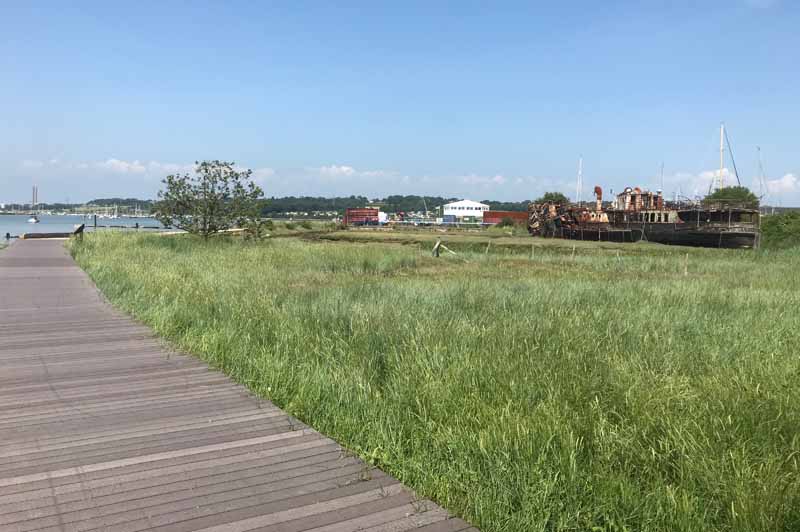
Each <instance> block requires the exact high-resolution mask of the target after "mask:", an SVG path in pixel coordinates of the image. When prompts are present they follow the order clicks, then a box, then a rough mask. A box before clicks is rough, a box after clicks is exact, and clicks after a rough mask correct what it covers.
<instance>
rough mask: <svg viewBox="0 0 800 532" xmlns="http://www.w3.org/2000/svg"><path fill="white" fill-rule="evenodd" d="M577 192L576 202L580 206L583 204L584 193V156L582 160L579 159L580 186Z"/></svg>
mask: <svg viewBox="0 0 800 532" xmlns="http://www.w3.org/2000/svg"><path fill="white" fill-rule="evenodd" d="M576 188H577V190H576V191H575V201H576V202H577V203H578V205H580V203H581V192H583V156H582V155H581V157H580V159H578V186H577V187H576Z"/></svg>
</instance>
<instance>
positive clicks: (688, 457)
mask: <svg viewBox="0 0 800 532" xmlns="http://www.w3.org/2000/svg"><path fill="white" fill-rule="evenodd" d="M349 234H351V235H352V234H353V233H349ZM337 235H339V236H337ZM342 235H343V233H330V234H329V235H327V236H326V239H322V240H320V239H318V240H315V241H307V240H302V239H298V238H291V237H290V238H281V239H273V240H269V239H268V240H265V241H235V240H232V239H220V240H210V241H203V240H202V239H199V238H192V237H188V236H185V237H172V238H166V237H158V236H146V235H120V234H92V235H87V236H86V238H85V239H84V240H83V242H82V243H74V244H73V247H72V253H73V255H74V256H75V258H76V259H77V261H78V262H79V263H80V264H81V265H82V266H83V267H84V268H85V269H86V270H87V271H88V272H89V274H90V275H91V277H92V278H93V279H94V280H95V282H96V283H97V284H98V286H99V287H100V288H101V289H102V291H103V292H104V293H105V294H106V296H107V297H108V298H109V299H110V300H111V301H112V302H113V303H114V304H115V305H117V306H118V307H120V308H122V309H124V310H126V311H128V312H130V313H132V314H133V315H134V316H136V317H137V318H139V319H140V320H142V321H144V322H145V323H147V324H149V325H150V326H152V327H153V328H154V329H155V330H156V331H157V333H158V334H160V335H162V336H164V337H165V338H167V339H168V340H169V341H170V342H172V343H173V344H174V345H175V346H177V347H179V348H180V349H182V350H185V351H188V352H191V353H194V354H196V355H198V356H200V357H202V358H203V359H205V360H207V361H208V362H209V363H210V364H212V365H214V366H216V367H218V368H220V369H222V370H223V371H225V372H226V373H228V374H230V375H231V376H232V377H233V378H234V379H236V380H237V381H239V382H241V383H243V384H244V385H246V386H247V387H249V388H250V389H251V390H253V391H254V392H255V393H257V394H259V395H261V396H263V397H266V398H268V399H270V400H272V401H273V402H275V403H276V404H277V405H279V406H281V407H282V408H284V409H286V410H287V411H289V412H290V413H292V414H294V415H295V416H297V417H299V418H300V419H302V420H303V421H305V422H307V423H309V424H310V425H312V426H313V427H315V428H317V429H318V430H320V431H321V432H323V433H325V434H327V435H329V436H331V437H333V438H335V439H337V440H338V441H339V442H340V443H342V444H343V445H345V446H347V447H349V448H350V449H352V450H354V451H355V452H357V453H359V454H360V455H361V456H363V457H365V458H366V459H367V460H369V461H371V462H372V463H374V464H376V465H379V466H381V467H383V468H385V469H386V470H387V471H389V472H391V473H392V474H394V475H395V476H397V477H398V478H399V479H400V480H402V481H403V482H405V483H407V484H408V485H410V486H411V487H413V488H414V489H415V490H417V491H418V492H419V493H420V494H421V495H424V496H429V497H432V498H433V499H435V500H436V501H437V502H439V503H441V504H442V505H444V506H445V507H447V508H448V509H449V510H451V511H453V512H455V513H457V514H459V515H461V516H463V517H465V518H466V519H467V520H469V521H471V522H472V523H474V524H475V525H476V526H478V527H480V528H481V529H482V530H484V531H487V532H488V531H501V530H502V531H509V530H514V531H517V530H520V531H521V530H603V531H611V530H620V531H621V530H636V531H644V530H651V531H664V530H673V531H678V530H680V531H698V530H705V531H734V530H735V531H741V530H763V531H767V530H770V531H774V530H787V531H788V530H798V529H800V432H799V431H798V427H800V359H799V358H798V356H797V350H798V346H800V311H799V310H798V289H799V288H800V276H798V275H797V265H798V261H800V253H798V251H797V250H787V251H780V252H770V251H762V252H751V251H726V250H702V249H690V250H686V249H680V248H670V247H664V246H656V245H645V244H642V245H638V244H637V245H600V246H598V245H593V244H586V243H580V242H578V243H572V242H570V243H568V244H567V245H565V244H564V243H552V242H544V241H541V240H537V239H530V238H527V237H525V238H524V239H523V238H517V237H514V236H510V237H506V236H502V235H501V236H498V237H497V238H496V239H495V240H494V241H493V242H494V244H492V245H491V246H490V245H488V242H489V239H487V238H486V236H483V237H480V236H469V235H468V236H465V237H463V241H455V240H453V241H449V240H448V241H447V242H448V246H449V247H451V248H453V249H455V250H456V251H457V253H458V254H457V255H450V254H446V255H443V256H442V257H441V258H438V259H434V258H432V257H431V256H430V245H429V244H431V242H430V239H435V238H437V236H436V235H433V234H428V233H426V234H424V235H418V236H416V237H415V236H414V235H411V234H407V235H406V236H405V238H399V237H398V238H395V239H394V240H395V241H393V242H387V241H385V240H386V238H380V237H377V236H370V237H364V238H360V240H359V237H356V238H344V237H343V236H342ZM481 239H482V240H481ZM352 240H359V241H352ZM504 240H507V242H506V243H507V244H509V246H510V247H508V246H503V245H498V244H500V243H502V242H503V241H504ZM517 240H519V243H516V241H517ZM532 243H533V244H535V245H534V246H532V245H531V244H532ZM512 244H513V245H512ZM576 244H577V245H576Z"/></svg>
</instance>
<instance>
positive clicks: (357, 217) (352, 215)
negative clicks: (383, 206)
mask: <svg viewBox="0 0 800 532" xmlns="http://www.w3.org/2000/svg"><path fill="white" fill-rule="evenodd" d="M378 220H379V219H378V209H346V210H345V211H344V224H345V225H378Z"/></svg>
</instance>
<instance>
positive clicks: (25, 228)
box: [0, 214, 161, 239]
mask: <svg viewBox="0 0 800 532" xmlns="http://www.w3.org/2000/svg"><path fill="white" fill-rule="evenodd" d="M28 218H30V216H26V215H0V239H2V238H4V237H5V235H6V233H11V236H19V235H21V234H22V233H66V232H69V231H73V230H74V229H75V228H76V227H77V226H79V225H80V224H84V223H85V224H86V229H87V230H89V231H91V230H92V229H93V224H94V218H93V217H91V216H87V217H85V218H84V217H83V216H56V215H52V216H51V215H46V214H42V215H40V216H39V223H38V224H32V223H28ZM137 222H138V223H139V225H140V226H145V225H146V226H159V227H161V224H159V223H158V221H157V220H154V219H152V218H115V219H109V218H98V219H97V225H115V226H125V227H134V226H135V225H136V223H137ZM97 230H98V231H100V230H102V229H101V228H98V229H97Z"/></svg>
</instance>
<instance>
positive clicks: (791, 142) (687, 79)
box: [0, 0, 800, 205]
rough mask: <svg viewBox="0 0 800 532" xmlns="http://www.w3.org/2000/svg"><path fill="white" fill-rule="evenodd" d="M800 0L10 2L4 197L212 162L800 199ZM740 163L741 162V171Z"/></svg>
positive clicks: (129, 183)
mask: <svg viewBox="0 0 800 532" xmlns="http://www.w3.org/2000/svg"><path fill="white" fill-rule="evenodd" d="M798 28H800V3H798V2H793V1H789V0H783V1H781V0H772V1H770V0H729V1H719V2H717V1H696V2H688V1H687V2H681V1H640V2H615V1H610V2H588V1H587V2H547V3H539V2H496V3H490V2H466V1H458V2H456V1H453V2H433V1H426V2H413V1H410V0H408V1H403V2H301V1H292V2H216V3H202V2H194V1H191V2H190V1H186V2H179V1H164V2H146V1H144V2H135V3H134V2H74V3H70V2H60V1H59V2H52V3H48V2H7V1H6V2H3V3H1V4H0V72H1V73H2V75H0V201H12V200H23V199H25V198H27V197H29V194H30V192H29V191H30V187H31V185H32V184H33V183H37V184H38V185H39V188H40V199H41V200H42V201H64V200H66V199H70V200H72V201H80V200H88V199H91V198H92V197H107V196H120V195H122V196H137V197H153V196H154V195H155V192H156V191H157V190H158V188H159V181H160V179H161V178H162V177H163V176H164V175H166V174H168V173H172V172H175V171H185V170H189V169H191V163H192V162H193V161H195V160H197V159H213V158H219V159H226V160H233V161H236V162H237V163H238V164H240V165H241V166H244V167H249V168H252V169H254V170H255V171H256V176H257V177H258V179H259V180H260V182H261V183H262V185H263V186H264V189H265V191H266V193H267V194H268V195H288V194H293V195H333V194H338V195H350V194H364V195H368V196H382V195H386V194H392V193H420V194H421V193H425V194H439V195H445V196H461V197H469V198H474V199H484V198H492V199H506V200H523V199H528V198H533V197H535V196H537V195H539V194H540V193H541V192H543V191H545V190H562V191H564V192H567V193H569V194H570V195H574V194H575V184H574V183H575V176H576V173H577V161H578V157H579V156H580V155H582V156H583V158H584V183H585V187H584V196H588V194H589V191H590V190H591V187H592V186H593V185H594V184H595V183H597V184H601V185H603V186H604V188H605V189H606V190H608V189H614V190H619V189H621V188H622V187H623V186H625V185H628V184H630V185H640V186H645V187H650V188H657V187H658V185H659V178H658V174H659V166H660V164H661V163H662V162H663V163H664V174H665V178H664V188H665V190H666V192H667V194H672V193H673V192H675V191H677V190H680V191H681V192H682V193H683V194H686V195H692V194H694V193H699V192H701V191H703V190H707V187H708V182H709V179H710V178H711V176H712V175H713V172H714V171H715V169H716V168H717V167H718V165H719V163H718V157H719V156H718V142H719V141H718V135H719V134H718V128H719V123H720V122H721V121H724V122H725V123H726V124H727V127H728V128H729V132H730V135H731V141H732V143H733V147H734V155H735V156H736V163H737V166H738V168H739V173H740V176H741V178H742V181H743V183H744V184H747V185H751V184H752V183H753V182H754V179H755V178H756V176H757V173H758V164H757V155H756V146H760V147H761V150H762V155H763V161H764V166H765V171H766V174H767V176H766V177H767V181H768V188H769V191H770V194H769V197H768V200H770V202H772V203H780V204H783V205H800V149H798V148H799V146H798V144H799V142H798V141H799V140H800V134H799V133H798V131H797V126H796V125H797V124H798V122H800V120H798V119H800V106H798V95H800V68H798V64H799V63H798V58H800V32H798ZM726 166H730V159H728V162H727V165H726Z"/></svg>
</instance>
